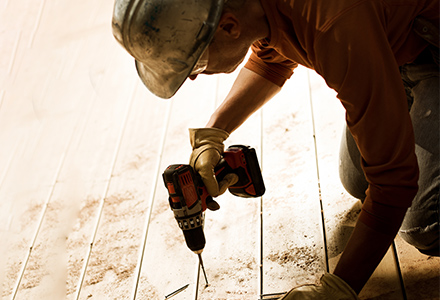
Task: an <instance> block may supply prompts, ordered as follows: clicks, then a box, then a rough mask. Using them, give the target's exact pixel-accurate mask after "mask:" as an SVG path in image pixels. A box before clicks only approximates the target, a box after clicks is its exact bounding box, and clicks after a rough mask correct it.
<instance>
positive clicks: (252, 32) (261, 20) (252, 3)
mask: <svg viewBox="0 0 440 300" xmlns="http://www.w3.org/2000/svg"><path fill="white" fill-rule="evenodd" d="M240 15H241V16H240V18H241V19H242V25H244V26H243V30H244V31H245V33H246V35H248V36H249V38H250V39H252V40H253V41H258V40H261V39H264V38H266V37H268V36H269V32H270V31H269V24H268V22H267V19H266V12H265V11H264V9H263V6H262V5H261V2H260V0H247V1H246V2H245V4H244V5H243V7H242V9H241V13H240Z"/></svg>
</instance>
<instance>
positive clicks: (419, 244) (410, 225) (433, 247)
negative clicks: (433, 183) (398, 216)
mask: <svg viewBox="0 0 440 300" xmlns="http://www.w3.org/2000/svg"><path fill="white" fill-rule="evenodd" d="M438 192H439V189H438V187H437V188H436V189H434V190H433V192H432V193H430V194H428V195H427V194H423V193H422V195H425V196H427V197H425V198H418V197H417V196H416V198H415V199H414V202H413V205H412V206H411V207H410V208H409V209H408V211H407V213H406V215H405V218H404V220H403V223H402V226H401V227H400V230H399V235H400V236H401V237H402V238H403V239H404V240H405V241H406V242H408V243H409V244H411V245H413V246H414V247H416V248H417V249H418V250H419V251H420V252H422V253H425V254H428V255H435V256H439V254H440V253H439V250H440V240H439V235H440V228H439V193H438ZM418 196H420V195H418Z"/></svg>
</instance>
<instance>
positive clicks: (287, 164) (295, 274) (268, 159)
mask: <svg viewBox="0 0 440 300" xmlns="http://www.w3.org/2000/svg"><path fill="white" fill-rule="evenodd" d="M309 111H310V105H309V89H308V83H307V70H306V69H305V68H302V67H300V68H298V69H297V70H296V71H295V74H294V75H293V77H292V78H291V79H290V80H289V82H287V83H286V85H285V87H284V88H283V90H282V91H281V93H280V94H279V95H277V96H276V98H275V99H273V100H272V101H271V102H270V103H268V104H267V105H266V107H265V108H264V132H263V135H264V136H263V174H264V176H265V178H266V185H267V191H266V195H265V196H264V197H263V285H262V287H263V293H264V294H268V293H276V292H284V291H288V290H290V289H291V288H293V287H295V286H297V285H301V284H305V283H314V282H316V281H317V280H318V279H319V278H320V276H321V275H322V273H323V272H324V270H325V263H326V262H325V255H324V243H323V237H322V225H321V213H320V206H319V195H318V184H317V179H316V174H317V171H316V164H315V158H314V148H313V140H312V130H311V128H312V123H311V120H310V113H309Z"/></svg>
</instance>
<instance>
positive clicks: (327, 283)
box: [280, 273, 359, 300]
mask: <svg viewBox="0 0 440 300" xmlns="http://www.w3.org/2000/svg"><path fill="white" fill-rule="evenodd" d="M281 299H283V300H297V299H298V300H334V299H338V300H352V299H353V300H359V298H358V296H357V295H356V293H355V291H354V290H353V289H352V288H351V287H350V286H349V285H348V284H347V283H346V282H345V281H344V280H342V279H341V278H339V277H338V276H336V275H334V274H329V273H326V274H324V275H323V276H322V277H321V285H319V286H316V285H304V286H300V287H297V288H294V289H292V290H291V291H290V292H288V293H287V294H286V295H285V296H284V297H282V298H281ZM281 299H280V300H281Z"/></svg>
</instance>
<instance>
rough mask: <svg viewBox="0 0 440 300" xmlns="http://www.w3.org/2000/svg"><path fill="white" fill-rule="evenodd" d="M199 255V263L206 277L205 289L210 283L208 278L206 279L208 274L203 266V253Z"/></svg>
mask: <svg viewBox="0 0 440 300" xmlns="http://www.w3.org/2000/svg"><path fill="white" fill-rule="evenodd" d="M197 255H198V256H199V262H200V265H201V266H202V271H203V275H204V276H205V282H206V285H205V288H206V287H208V285H209V283H208V278H207V277H206V272H205V267H204V266H203V260H202V253H197Z"/></svg>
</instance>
